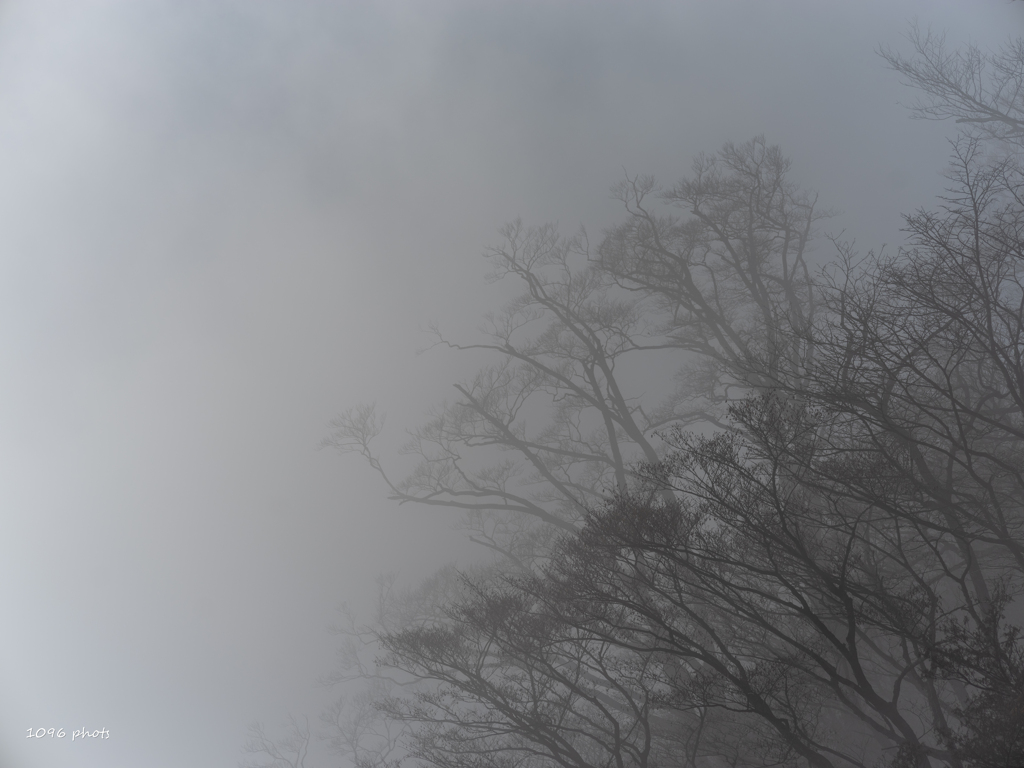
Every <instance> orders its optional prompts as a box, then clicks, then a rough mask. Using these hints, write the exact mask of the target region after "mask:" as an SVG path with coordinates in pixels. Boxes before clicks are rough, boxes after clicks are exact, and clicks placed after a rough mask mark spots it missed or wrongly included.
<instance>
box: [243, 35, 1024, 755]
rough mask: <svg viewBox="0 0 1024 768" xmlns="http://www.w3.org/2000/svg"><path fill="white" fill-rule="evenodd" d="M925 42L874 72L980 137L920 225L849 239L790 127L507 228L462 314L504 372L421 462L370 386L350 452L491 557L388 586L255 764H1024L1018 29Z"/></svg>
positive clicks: (419, 430)
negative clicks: (585, 208)
mask: <svg viewBox="0 0 1024 768" xmlns="http://www.w3.org/2000/svg"><path fill="white" fill-rule="evenodd" d="M905 42H906V45H905V46H904V47H903V48H899V49H897V48H888V47H882V48H880V49H879V51H878V53H879V56H880V65H884V66H886V67H888V69H889V70H890V71H891V73H892V75H893V77H897V78H900V79H901V80H902V82H903V83H904V86H905V87H906V88H907V90H908V94H909V96H910V99H912V101H908V102H907V103H908V107H909V109H910V111H911V113H912V114H913V116H915V117H919V118H925V119H933V120H945V121H949V123H951V124H952V125H953V126H955V131H956V133H955V136H954V138H952V139H951V141H950V144H949V147H950V155H949V164H948V167H947V168H946V169H945V184H946V188H945V192H944V193H943V195H942V196H941V197H940V198H939V199H938V200H937V201H935V202H934V203H933V204H932V205H931V206H930V207H927V208H921V209H919V210H917V211H914V212H907V213H906V215H905V217H904V220H903V230H902V231H903V240H902V241H901V242H900V243H899V244H898V245H897V246H896V247H891V248H888V249H880V250H877V251H867V252H860V251H858V250H857V249H856V248H855V246H854V245H853V243H852V242H851V240H850V239H848V237H847V236H844V235H836V234H831V235H830V234H828V232H829V230H828V222H829V219H830V218H831V217H832V216H833V215H834V212H833V211H830V209H829V208H828V205H827V201H824V200H821V199H819V196H818V195H817V194H815V193H813V192H811V191H808V190H806V189H803V188H802V187H801V186H800V185H799V184H798V183H797V182H796V181H795V180H794V178H793V175H792V171H791V166H792V164H791V160H790V158H789V156H787V154H786V150H785V148H780V147H779V146H776V145H774V144H772V143H771V142H770V141H769V140H767V139H766V138H764V137H762V136H757V137H754V138H752V139H750V140H748V141H744V142H742V143H726V144H725V145H724V146H722V147H721V148H718V149H716V150H714V151H709V152H707V153H706V154H700V155H698V156H697V157H696V158H695V159H694V160H693V163H692V166H691V168H690V170H689V172H688V173H687V174H686V175H685V176H684V177H683V178H682V179H681V180H659V179H655V178H654V177H651V176H643V175H631V174H629V173H628V172H627V173H626V174H625V175H624V177H623V178H622V180H621V181H620V182H619V183H618V184H617V185H616V186H615V187H614V191H613V195H614V198H615V199H616V200H617V201H618V203H619V204H620V214H619V217H618V223H616V224H615V225H613V226H611V227H608V228H606V229H605V230H604V231H602V232H601V233H600V234H599V235H595V234H593V233H589V232H587V231H585V230H582V229H581V230H579V231H577V232H575V233H566V232H563V231H562V230H561V229H560V228H559V227H558V226H555V225H541V226H531V225H528V224H525V223H523V222H522V221H520V220H518V219H517V220H515V221H513V222H512V223H510V224H508V225H507V226H506V227H505V228H504V229H503V230H502V231H501V237H502V242H501V243H500V244H499V245H497V246H496V247H494V248H492V249H490V250H489V251H488V253H487V254H486V255H487V258H488V261H489V264H490V266H491V269H492V272H491V279H493V280H494V281H498V282H500V283H502V284H507V283H511V284H512V285H514V286H515V287H516V291H517V292H518V296H517V298H515V299H513V300H511V301H510V302H509V303H507V304H506V305H505V306H504V307H502V308H501V309H499V310H496V311H493V312H491V313H488V314H486V315H485V317H484V318H483V320H482V325H481V327H480V332H479V335H478V336H476V337H472V336H471V337H470V340H469V341H466V340H464V339H463V338H462V337H461V336H460V337H459V338H454V337H452V336H450V335H447V334H445V333H444V332H442V331H441V330H439V329H434V331H433V339H434V344H435V345H437V346H439V347H442V348H445V349H449V350H457V351H459V352H460V353H463V352H464V353H469V354H476V353H483V354H484V356H485V359H486V360H487V361H488V362H487V363H486V364H485V365H483V366H482V367H481V368H479V370H478V371H477V372H476V373H475V375H473V376H472V377H470V378H468V379H466V380H464V381H462V382H461V383H457V384H456V385H455V391H456V394H455V395H454V396H453V397H452V399H450V400H448V401H446V402H444V403H443V404H441V405H439V406H437V407H436V408H434V409H433V410H432V411H431V412H430V413H429V415H428V416H427V418H426V420H425V421H424V422H423V423H422V424H421V425H419V426H415V427H414V428H412V429H411V430H410V431H409V439H408V442H407V443H406V445H405V446H404V448H403V452H404V453H405V454H408V455H411V456H412V457H414V459H413V461H412V469H411V471H409V472H407V473H405V474H396V472H395V470H393V469H392V464H393V457H392V459H389V458H388V456H387V455H386V454H382V453H381V452H380V450H381V449H380V447H379V445H378V443H379V436H380V434H381V432H382V429H383V424H384V422H383V418H382V416H381V415H380V414H379V413H378V411H377V410H376V409H375V407H374V406H371V405H366V406H356V407H353V408H351V409H350V410H347V411H345V412H344V413H343V414H341V415H340V416H339V417H337V418H336V419H335V420H334V421H333V422H332V430H333V431H332V432H331V435H330V436H329V437H328V438H327V439H326V441H325V446H326V447H330V448H334V449H337V450H338V451H339V452H341V453H343V454H355V455H356V456H357V457H360V458H361V459H362V460H363V464H364V466H365V469H366V471H367V472H370V473H373V474H375V475H377V476H378V477H379V479H380V480H381V481H382V483H383V484H384V485H385V486H386V488H387V492H388V494H389V498H390V499H392V500H395V501H398V502H401V503H403V504H410V505H427V506H430V505H432V506H438V507H442V508H444V509H446V510H452V511H453V514H460V515H461V519H462V530H463V531H464V535H466V536H467V537H468V538H469V540H471V541H472V542H474V543H475V545H476V546H477V547H478V548H480V550H481V551H482V552H486V553H488V554H487V556H485V557H484V556H482V557H480V558H478V559H477V560H476V561H475V562H473V563H472V564H470V565H467V566H465V567H461V568H454V567H451V568H447V569H443V570H441V571H439V572H438V573H436V574H435V575H434V576H432V577H430V578H429V579H427V580H426V581H425V582H423V583H422V584H421V585H419V586H415V587H411V588H409V587H404V588H398V587H396V585H395V582H394V580H393V579H389V578H388V577H381V578H380V579H379V580H378V582H377V589H378V602H377V609H376V612H375V614H374V615H373V616H370V617H362V618H359V617H356V616H354V615H349V616H347V619H348V623H347V624H344V625H343V626H340V627H338V638H339V643H340V648H341V652H340V655H339V660H338V665H337V667H336V669H335V670H334V672H333V674H331V675H330V676H329V677H328V681H329V682H330V683H331V684H332V685H333V686H335V689H336V690H337V691H339V692H340V693H341V695H340V697H339V698H338V699H337V700H336V702H335V703H334V704H333V705H332V706H331V707H329V708H328V709H327V711H325V712H324V713H323V714H322V716H321V718H320V720H319V727H317V726H311V725H310V723H309V721H308V719H307V720H300V719H292V720H291V722H290V725H287V726H285V729H284V730H283V731H275V730H274V729H273V728H265V727H264V726H262V725H260V724H254V725H253V726H252V727H251V729H250V731H249V739H248V741H247V743H246V745H245V749H246V751H247V752H248V753H249V755H248V757H247V758H246V760H245V762H244V764H245V765H250V766H266V767H267V768H269V767H270V766H274V768H277V767H278V766H286V765H287V766H291V767H292V768H298V767H299V766H306V765H312V764H313V762H314V761H313V759H312V758H309V757H308V754H307V752H308V750H309V748H310V744H311V741H314V740H316V739H318V738H319V739H322V740H325V741H326V743H327V744H328V746H329V747H330V748H331V750H332V751H333V753H334V758H333V759H340V760H342V761H343V762H345V763H346V764H350V765H355V766H358V768H399V766H408V767H410V768H411V767H412V766H438V768H471V767H472V768H541V766H544V767H545V768H546V767H548V766H559V767H560V768H613V767H614V768H656V767H657V766H666V767H667V766H682V767H684V768H719V767H721V768H726V767H729V768H762V767H765V768H766V767H768V766H793V768H797V767H801V768H939V766H942V767H943V768H947V767H948V768H1015V767H1019V766H1021V765H1024V641H1022V638H1021V637H1020V632H1021V629H1022V623H1024V610H1022V608H1021V602H1020V592H1021V587H1022V586H1024V164H1022V162H1024V155H1022V150H1024V38H1021V37H1014V38H1011V39H1010V40H1009V41H1008V42H1006V43H1005V44H1004V45H1003V47H1001V48H1000V49H998V50H995V51H983V50H981V49H979V48H978V47H975V46H971V45H962V46H958V47H954V46H950V45H948V44H947V43H946V41H945V38H944V37H943V36H942V35H941V34H940V33H938V32H935V31H930V30H927V29H923V28H920V27H917V26H911V27H910V28H909V32H908V34H907V37H906V41H905ZM795 152H796V154H795V156H794V160H793V162H795V163H799V148H795ZM463 336H464V334H463ZM475 359H477V358H475ZM307 759H308V761H309V762H307Z"/></svg>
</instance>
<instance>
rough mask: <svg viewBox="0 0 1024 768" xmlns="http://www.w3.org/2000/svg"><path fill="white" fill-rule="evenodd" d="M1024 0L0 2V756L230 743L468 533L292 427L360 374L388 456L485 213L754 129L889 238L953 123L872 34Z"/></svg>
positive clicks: (454, 365) (583, 212) (346, 401)
mask: <svg viewBox="0 0 1024 768" xmlns="http://www.w3.org/2000/svg"><path fill="white" fill-rule="evenodd" d="M1021 5H1022V4H1020V3H1010V2H1007V1H1005V0H970V1H969V2H968V1H967V0H963V1H961V2H937V1H936V0H920V1H919V2H911V1H910V0H900V1H899V2H893V0H885V1H881V0H880V1H879V2H844V3H832V2H822V1H811V0H808V1H806V2H796V1H789V0H785V1H783V0H764V1H763V2H711V1H710V0H706V1H705V2H676V3H655V2H648V3H629V2H614V3H613V2H555V1H554V0H552V1H551V2H511V1H510V2H441V1H431V2H428V1H426V0H423V1H422V2H415V3H414V2H408V3H399V2H383V3H369V2H359V3H357V2H314V1H312V0H309V1H305V0H292V1H290V2H285V1H284V0H280V1H279V2H263V1H260V0H237V1H235V2H231V1H229V0H217V1H214V0H167V1H164V2H160V1H158V0H120V1H117V0H109V1H102V2H101V1H100V0H63V1H62V2H52V1H50V0H23V1H22V2H17V1H16V0H8V1H7V2H3V3H2V4H0V521H2V528H0V765H2V766H18V767H20V768H21V767H23V768H50V767H51V766H52V767H54V768H56V767H57V766H61V767H62V768H64V767H67V768H78V766H82V767H83V768H119V767H121V766H124V767H125V768H213V767H214V766H233V765H235V764H236V763H237V761H238V759H239V757H240V751H239V747H240V744H241V742H242V741H243V739H244V728H245V726H246V724H247V723H248V722H250V721H251V720H253V719H256V718H259V719H262V720H265V721H267V723H268V725H271V726H273V725H276V724H277V723H278V722H279V721H281V720H282V719H283V718H284V717H285V715H286V713H287V712H288V711H295V712H309V713H310V714H312V715H315V714H316V712H317V709H318V707H319V705H320V703H321V702H323V701H325V700H326V699H327V698H328V697H329V694H328V693H327V692H324V691H322V690H318V689H317V688H316V679H317V676H318V675H320V674H322V673H325V672H328V671H330V669H331V667H332V654H333V640H332V638H331V637H330V635H329V634H328V633H327V632H326V630H325V628H326V626H327V625H328V624H329V623H331V621H332V620H333V619H334V608H335V606H336V605H337V604H338V603H340V602H342V601H348V602H350V603H352V604H353V605H354V606H356V607H357V608H358V607H360V606H363V607H365V606H366V603H367V600H368V599H369V597H370V595H371V594H372V583H373V578H374V576H375V575H376V574H378V573H380V572H382V571H388V570H397V571H399V573H400V576H401V578H402V580H403V581H404V582H405V583H409V584H413V583H415V582H416V581H417V580H418V579H420V578H422V577H423V576H424V575H426V574H428V573H430V571H431V570H432V569H433V568H435V567H436V566H437V565H439V564H441V563H444V562H447V561H449V560H452V559H454V558H458V557H459V556H460V553H461V552H464V551H465V550H464V549H463V547H464V545H463V543H462V542H461V540H460V539H459V537H458V535H457V534H455V533H453V532H452V531H451V530H450V529H449V524H450V523H451V522H453V521H454V520H455V519H456V517H455V515H454V514H453V515H451V516H449V515H446V514H444V513H443V512H437V511H425V510H417V509H411V508H408V507H403V508H401V509H399V508H398V507H396V505H394V504H393V503H390V502H388V501H386V500H385V489H384V487H383V485H382V483H381V482H380V481H379V480H378V479H377V478H376V477H374V476H372V475H371V474H368V473H367V472H366V470H365V468H364V467H363V466H362V465H361V464H360V463H359V462H358V461H357V460H356V459H354V458H351V459H347V460H346V459H343V458H339V457H337V456H335V455H334V454H331V453H329V452H318V451H317V450H316V446H317V443H318V442H319V441H320V440H321V439H322V438H323V437H324V436H325V435H326V434H327V432H328V429H327V422H328V420H329V419H330V418H331V417H332V416H334V415H335V414H336V413H337V412H338V411H340V410H342V409H344V408H346V407H348V406H350V405H354V404H356V403H358V402H362V401H366V400H374V399H375V400H377V401H378V403H379V404H380V405H381V406H382V407H383V409H384V410H386V411H388V413H389V429H388V432H387V433H386V437H387V439H388V441H389V442H386V443H385V444H384V446H383V447H385V448H388V449H390V450H391V452H392V453H393V452H394V449H395V448H396V447H397V446H398V445H399V444H400V442H401V437H402V429H403V428H404V427H405V426H412V425H413V424H415V423H416V422H417V421H418V420H419V419H420V417H421V416H422V415H423V413H424V411H425V410H426V408H428V407H429V405H430V404H432V403H434V402H435V401H438V400H440V399H442V398H444V397H448V396H449V394H448V393H449V392H450V391H451V390H450V384H451V383H452V382H453V380H455V379H457V378H459V377H460V376H463V375H468V374H469V373H470V372H471V371H472V369H473V365H474V362H473V361H472V360H464V359H461V358H457V357H452V356H450V355H448V354H445V353H441V352H432V353H428V354H424V355H420V356H417V355H416V351H417V350H418V349H420V348H422V347H425V346H426V345H427V344H428V342H429V339H428V337H427V336H426V334H424V333H422V332H421V329H422V328H425V327H426V326H427V324H428V323H430V322H431V321H433V320H437V321H439V322H440V323H441V325H442V327H444V328H446V329H447V330H448V331H449V332H450V333H451V334H452V335H454V336H460V335H461V336H462V337H464V338H472V337H473V334H474V332H475V327H476V321H477V318H478V317H479V315H480V314H481V313H482V312H483V311H485V310H486V309H487V308H489V307H491V306H493V304H494V302H495V301H496V300H499V299H500V298H501V297H502V296H503V293H502V289H501V288H500V287H495V286H490V287H488V286H486V285H485V284H484V283H483V281H482V277H483V275H484V274H485V273H486V271H487V268H486V264H485V263H484V261H483V260H482V259H481V258H480V256H479V254H480V253H481V252H482V250H483V249H484V248H485V247H486V246H487V245H489V244H494V243H496V242H497V239H498V238H497V234H496V230H497V229H498V227H500V226H501V225H502V224H503V223H504V222H506V221H508V220H509V219H512V218H514V217H515V216H519V215H521V216H523V217H524V219H525V220H526V221H527V222H528V223H541V222H544V221H548V220H557V221H559V222H561V224H562V225H563V226H564V227H565V228H566V229H567V230H573V229H575V228H576V227H578V226H579V225H580V224H585V225H587V227H588V229H589V230H590V232H591V233H592V239H594V240H596V239H597V238H598V237H599V234H600V231H601V229H602V227H605V226H608V225H610V224H611V223H613V222H614V221H616V219H617V216H618V209H617V204H616V203H614V202H613V201H612V200H610V198H609V195H608V189H609V187H610V186H611V185H612V184H614V183H615V182H616V181H618V180H619V179H620V178H622V175H623V170H624V169H625V170H626V171H629V172H634V173H635V172H641V173H654V174H656V175H657V176H658V177H659V178H661V179H662V180H664V181H665V182H668V183H672V182H675V181H676V180H677V179H678V178H679V177H680V176H682V175H683V174H684V173H685V172H686V170H687V168H688V167H689V164H690V161H691V159H692V156H693V155H694V154H695V153H696V152H699V151H701V150H705V151H714V150H716V149H717V148H718V147H719V146H720V145H721V144H722V143H723V142H724V141H726V140H734V141H737V142H742V141H746V140H747V139H749V138H751V137H752V136H753V135H755V134H758V133H764V134H766V136H767V138H768V140H769V141H771V142H777V143H780V144H782V146H783V149H784V150H785V151H786V153H787V154H788V155H789V156H790V157H792V159H793V161H794V178H796V179H797V180H799V181H800V182H801V183H802V184H804V185H806V186H809V187H812V188H814V189H816V190H817V191H819V192H820V193H821V201H822V204H823V205H825V206H829V207H835V208H838V209H841V210H842V212H843V213H842V215H841V216H838V217H837V218H836V219H834V220H833V221H832V222H830V223H829V224H827V225H826V226H825V227H824V229H826V230H827V231H831V232H836V233H838V232H839V231H840V230H843V229H845V230H846V235H847V237H851V236H852V237H856V238H857V240H858V244H859V245H860V246H861V247H862V248H863V249H865V250H866V249H867V248H869V247H878V246H880V245H882V244H883V243H889V244H890V247H892V246H893V245H894V244H897V243H898V242H899V231H898V230H899V226H900V213H901V212H909V211H911V210H912V209H914V208H916V207H918V206H922V205H923V206H928V205H930V204H931V203H932V200H933V197H934V195H935V194H936V192H937V191H938V190H939V189H941V183H942V180H941V178H940V176H939V171H940V170H941V168H942V166H943V165H944V163H945V157H946V149H947V147H946V145H945V138H944V136H946V135H948V134H950V133H951V132H952V130H953V126H949V125H937V124H932V123H921V122H913V121H910V120H909V119H908V114H907V112H906V110H905V109H904V108H902V107H901V106H900V105H899V104H898V102H899V101H900V100H902V101H904V102H906V101H910V100H912V98H913V95H912V94H911V93H909V92H907V91H905V90H904V89H902V88H901V87H900V86H899V83H898V78H897V77H896V76H894V75H893V74H892V73H891V72H888V71H886V70H885V68H884V66H883V63H882V61H881V60H880V59H879V58H878V56H877V55H876V54H875V53H874V49H875V47H876V46H878V45H879V44H891V45H894V46H897V47H899V46H904V48H906V44H905V42H904V41H903V40H902V39H901V34H902V33H903V32H904V31H905V30H906V28H907V22H908V21H909V20H910V19H912V18H914V17H917V18H918V19H919V21H920V23H921V24H922V25H925V26H926V25H929V24H930V25H932V26H933V27H934V28H936V29H939V30H947V31H948V34H949V39H950V42H951V43H953V44H959V43H962V42H965V41H968V40H970V41H974V42H977V43H979V44H981V45H983V46H994V45H997V44H999V43H1000V42H1002V41H1004V40H1005V39H1006V37H1007V36H1008V35H1010V34H1019V31H1020V29H1021V27H1022V25H1024V9H1022V8H1021V7H1020V6H1021ZM820 247H821V251H820V252H821V253H822V255H823V256H827V248H826V246H825V244H822V245H821V246H820ZM30 727H31V728H38V727H46V728H49V727H63V728H65V729H66V730H67V731H68V736H67V737H65V738H64V739H63V740H61V741H59V742H58V741H56V740H53V741H51V740H49V739H45V740H40V741H37V740H35V739H31V740H29V739H26V737H25V735H26V731H27V729H28V728H30ZM82 727H85V728H89V729H93V728H102V727H105V728H107V729H108V730H109V732H110V734H111V736H110V739H108V740H106V741H101V742H91V741H88V742H85V743H77V742H76V743H74V744H72V743H71V739H70V733H71V731H72V730H73V729H77V728H82Z"/></svg>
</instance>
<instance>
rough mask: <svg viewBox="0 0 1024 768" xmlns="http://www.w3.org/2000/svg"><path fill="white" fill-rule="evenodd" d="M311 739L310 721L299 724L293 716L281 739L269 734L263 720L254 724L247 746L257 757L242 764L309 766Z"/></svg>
mask: <svg viewBox="0 0 1024 768" xmlns="http://www.w3.org/2000/svg"><path fill="white" fill-rule="evenodd" d="M309 739H310V735H309V723H308V722H303V723H299V721H298V720H296V719H295V718H294V717H289V719H288V729H287V731H286V733H285V735H284V736H282V737H281V738H279V739H274V738H272V737H271V736H269V735H268V734H267V732H266V730H265V729H264V727H263V725H262V724H261V723H253V724H252V725H250V726H249V736H248V738H247V739H246V742H245V746H244V747H243V748H244V750H245V751H246V752H247V753H249V754H251V755H253V757H251V758H249V759H247V760H244V761H243V762H242V763H241V765H242V766H243V768H306V755H307V754H308V752H309Z"/></svg>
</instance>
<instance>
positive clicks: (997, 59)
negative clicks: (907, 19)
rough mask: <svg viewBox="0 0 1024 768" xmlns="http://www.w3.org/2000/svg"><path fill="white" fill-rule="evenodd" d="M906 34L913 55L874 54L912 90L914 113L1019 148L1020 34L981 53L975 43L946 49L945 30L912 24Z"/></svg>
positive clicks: (1023, 116) (1023, 56) (1023, 142)
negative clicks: (950, 122)
mask: <svg viewBox="0 0 1024 768" xmlns="http://www.w3.org/2000/svg"><path fill="white" fill-rule="evenodd" d="M906 37H907V40H908V41H909V42H910V44H911V45H912V46H913V48H914V53H915V54H916V56H914V57H907V56H905V55H903V54H902V53H900V52H899V51H894V50H893V49H891V48H888V47H882V48H880V49H879V54H880V55H881V56H882V58H884V59H885V61H886V62H887V63H888V64H889V66H890V67H891V68H892V69H893V70H895V71H896V72H898V73H899V74H900V75H902V76H903V78H904V83H905V84H906V85H908V86H910V87H912V88H914V90H915V91H917V93H918V100H917V101H915V102H914V103H913V104H911V105H910V108H911V110H912V112H913V115H914V117H918V118H923V119H927V120H947V119H950V118H952V119H954V120H956V122H957V123H959V124H961V125H962V126H963V128H965V129H967V130H969V131H970V132H971V133H972V134H973V135H974V136H976V137H985V138H989V139H996V140H997V141H1000V142H1006V143H1008V144H1011V145H1013V146H1016V147H1018V148H1020V147H1024V39H1022V38H1019V37H1018V38H1015V39H1012V40H1010V41H1009V42H1008V43H1007V44H1006V45H1004V46H1003V47H1002V48H1001V49H999V50H998V51H997V52H995V53H986V52H983V51H982V50H981V49H980V48H979V47H978V46H976V45H965V46H961V47H959V48H956V49H954V50H948V49H947V48H946V38H945V35H939V34H935V33H934V32H932V31H931V30H928V31H922V30H921V29H920V28H919V27H918V26H917V25H914V26H912V27H911V28H910V31H909V33H908V34H907V36H906Z"/></svg>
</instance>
